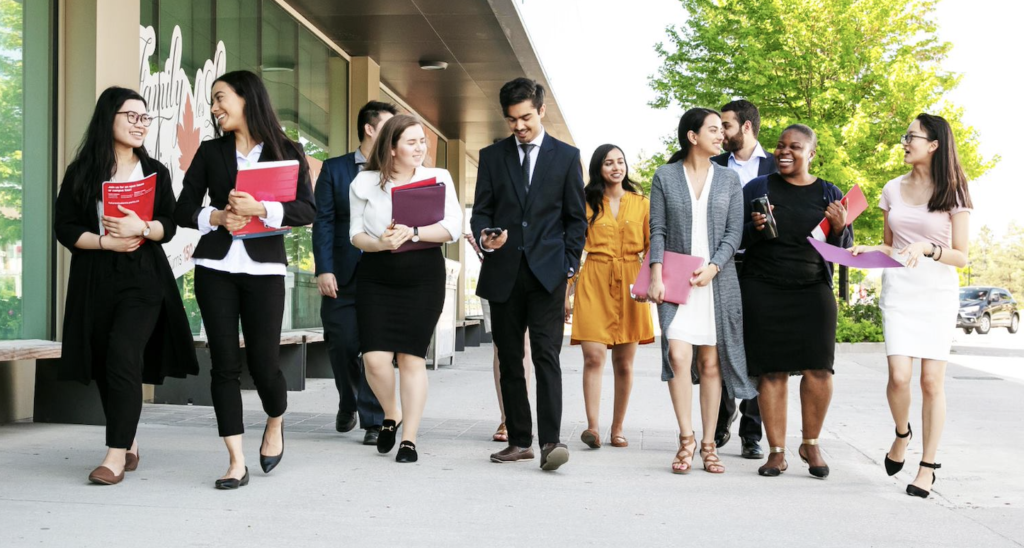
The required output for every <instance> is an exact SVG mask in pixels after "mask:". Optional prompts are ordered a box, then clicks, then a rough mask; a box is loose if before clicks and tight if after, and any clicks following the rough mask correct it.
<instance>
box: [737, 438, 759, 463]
mask: <svg viewBox="0 0 1024 548" xmlns="http://www.w3.org/2000/svg"><path fill="white" fill-rule="evenodd" d="M740 456H741V457H743V458H745V459H763V458H764V450H762V449H761V444H759V443H757V442H756V441H752V440H743V451H741V452H740Z"/></svg>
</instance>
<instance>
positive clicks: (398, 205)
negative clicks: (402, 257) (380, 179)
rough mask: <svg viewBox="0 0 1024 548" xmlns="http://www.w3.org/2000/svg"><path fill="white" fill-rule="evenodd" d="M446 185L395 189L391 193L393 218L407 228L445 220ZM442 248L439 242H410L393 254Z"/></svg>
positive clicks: (395, 250) (438, 184)
mask: <svg viewBox="0 0 1024 548" xmlns="http://www.w3.org/2000/svg"><path fill="white" fill-rule="evenodd" d="M444 190H445V189H444V183H437V184H434V185H428V186H417V187H410V188H402V187H399V188H395V189H392V192H391V217H392V218H393V219H394V220H395V222H396V223H398V224H400V225H405V226H414V227H424V226H429V225H432V224H434V223H437V222H440V221H441V219H444ZM431 247H441V244H440V243H438V242H412V241H408V242H405V243H404V244H402V245H401V247H399V248H398V249H394V250H392V251H391V252H392V253H402V252H404V251H413V250H416V249H428V248H431Z"/></svg>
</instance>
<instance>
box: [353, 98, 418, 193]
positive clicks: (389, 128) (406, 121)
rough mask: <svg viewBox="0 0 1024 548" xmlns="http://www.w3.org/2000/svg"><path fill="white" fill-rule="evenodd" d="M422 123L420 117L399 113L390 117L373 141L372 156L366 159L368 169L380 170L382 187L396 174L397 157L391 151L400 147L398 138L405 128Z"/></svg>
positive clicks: (382, 188)
mask: <svg viewBox="0 0 1024 548" xmlns="http://www.w3.org/2000/svg"><path fill="white" fill-rule="evenodd" d="M419 125H422V124H421V123H420V120H419V118H416V117H415V116H410V115H408V114H399V115H397V116H392V117H391V118H388V121H387V122H384V125H383V126H381V128H380V134H378V135H377V140H375V141H374V142H373V150H372V151H370V157H369V158H367V159H366V166H365V168H364V169H366V170H367V171H379V172H380V189H381V190H384V187H385V186H386V185H387V184H388V179H390V178H391V176H392V175H394V174H395V157H394V156H392V155H391V151H392V150H395V148H397V147H398V140H399V139H401V138H402V134H403V133H405V130H407V129H409V128H411V127H412V126H419Z"/></svg>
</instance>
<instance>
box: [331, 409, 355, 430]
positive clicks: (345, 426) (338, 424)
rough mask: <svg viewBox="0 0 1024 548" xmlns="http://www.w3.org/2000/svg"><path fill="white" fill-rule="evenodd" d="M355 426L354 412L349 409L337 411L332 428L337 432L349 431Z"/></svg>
mask: <svg viewBox="0 0 1024 548" xmlns="http://www.w3.org/2000/svg"><path fill="white" fill-rule="evenodd" d="M355 427H356V414H355V413H353V412H351V411H338V415H337V416H336V417H335V418H334V429H335V430H337V431H338V432H342V433H345V432H351V431H352V429H353V428H355Z"/></svg>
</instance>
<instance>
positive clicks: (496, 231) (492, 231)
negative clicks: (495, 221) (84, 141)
mask: <svg viewBox="0 0 1024 548" xmlns="http://www.w3.org/2000/svg"><path fill="white" fill-rule="evenodd" d="M502 232H503V231H502V229H500V228H485V229H484V236H501V233H502Z"/></svg>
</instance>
